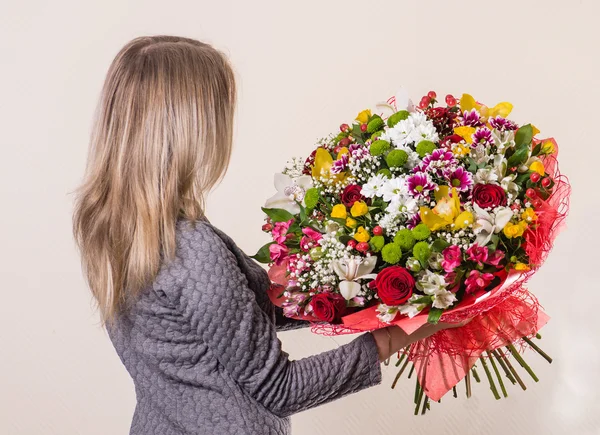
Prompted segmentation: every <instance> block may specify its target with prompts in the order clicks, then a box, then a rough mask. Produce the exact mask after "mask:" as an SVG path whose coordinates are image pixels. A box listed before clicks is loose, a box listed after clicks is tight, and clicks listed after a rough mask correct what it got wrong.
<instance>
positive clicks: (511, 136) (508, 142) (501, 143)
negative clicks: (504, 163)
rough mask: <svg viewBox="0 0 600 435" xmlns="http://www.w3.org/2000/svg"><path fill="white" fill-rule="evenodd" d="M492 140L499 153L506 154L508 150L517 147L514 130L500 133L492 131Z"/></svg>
mask: <svg viewBox="0 0 600 435" xmlns="http://www.w3.org/2000/svg"><path fill="white" fill-rule="evenodd" d="M492 138H493V139H494V144H495V145H496V149H497V150H498V152H499V153H502V154H504V152H505V151H506V150H507V149H508V148H511V147H513V146H515V132H514V131H512V130H509V131H499V130H496V129H492Z"/></svg>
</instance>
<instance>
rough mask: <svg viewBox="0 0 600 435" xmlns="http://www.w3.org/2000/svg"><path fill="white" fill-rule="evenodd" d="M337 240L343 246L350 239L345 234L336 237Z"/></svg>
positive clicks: (350, 238)
mask: <svg viewBox="0 0 600 435" xmlns="http://www.w3.org/2000/svg"><path fill="white" fill-rule="evenodd" d="M338 240H339V241H340V243H343V244H344V245H347V244H348V242H349V241H350V240H352V237H350V236H347V235H346V234H343V235H341V236H340V237H338Z"/></svg>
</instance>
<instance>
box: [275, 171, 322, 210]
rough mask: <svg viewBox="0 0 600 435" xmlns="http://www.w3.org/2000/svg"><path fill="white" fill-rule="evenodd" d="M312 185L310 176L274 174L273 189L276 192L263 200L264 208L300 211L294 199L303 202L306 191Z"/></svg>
mask: <svg viewBox="0 0 600 435" xmlns="http://www.w3.org/2000/svg"><path fill="white" fill-rule="evenodd" d="M311 187H312V177H311V176H310V175H301V176H300V177H297V178H292V177H290V176H289V175H286V174H275V189H277V193H276V194H275V195H273V196H272V197H271V198H269V199H267V202H265V207H266V208H282V209H284V210H287V211H289V212H290V213H292V214H297V213H300V206H298V204H296V201H298V202H300V203H303V202H304V195H305V194H306V191H307V190H308V189H310V188H311Z"/></svg>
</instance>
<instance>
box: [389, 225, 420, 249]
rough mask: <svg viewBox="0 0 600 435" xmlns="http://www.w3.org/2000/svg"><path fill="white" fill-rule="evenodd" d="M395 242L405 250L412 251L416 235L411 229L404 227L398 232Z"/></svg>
mask: <svg viewBox="0 0 600 435" xmlns="http://www.w3.org/2000/svg"><path fill="white" fill-rule="evenodd" d="M394 243H396V244H397V245H398V246H400V248H401V249H402V250H403V251H410V249H411V248H412V247H413V246H414V244H415V237H414V236H413V234H412V231H411V230H409V229H407V228H404V229H402V230H400V231H398V232H397V233H396V237H394Z"/></svg>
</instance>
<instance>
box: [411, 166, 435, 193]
mask: <svg viewBox="0 0 600 435" xmlns="http://www.w3.org/2000/svg"><path fill="white" fill-rule="evenodd" d="M406 181H407V183H408V190H409V191H410V193H412V194H413V196H414V197H415V198H425V197H427V196H429V194H430V193H431V192H432V191H433V190H434V189H435V188H436V187H437V185H436V184H435V183H434V182H433V181H431V178H429V175H428V174H426V173H424V172H417V173H416V174H414V175H411V176H410V177H408V178H407V179H406Z"/></svg>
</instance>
